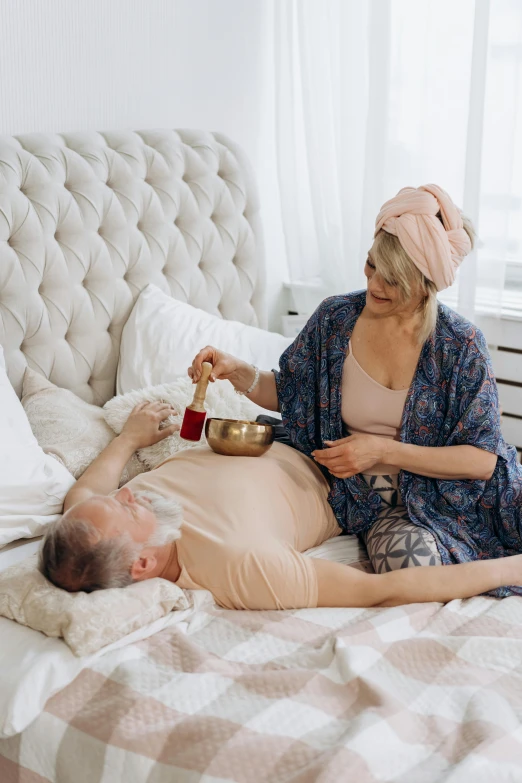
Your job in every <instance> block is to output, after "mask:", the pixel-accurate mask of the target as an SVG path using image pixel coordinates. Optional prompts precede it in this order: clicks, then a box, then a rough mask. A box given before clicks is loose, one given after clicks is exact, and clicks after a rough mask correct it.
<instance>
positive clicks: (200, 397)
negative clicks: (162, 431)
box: [179, 362, 212, 441]
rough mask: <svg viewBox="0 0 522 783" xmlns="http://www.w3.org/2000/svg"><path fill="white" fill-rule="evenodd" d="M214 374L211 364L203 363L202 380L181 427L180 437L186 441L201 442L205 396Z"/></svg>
mask: <svg viewBox="0 0 522 783" xmlns="http://www.w3.org/2000/svg"><path fill="white" fill-rule="evenodd" d="M211 372H212V365H211V364H210V362H203V366H202V368H201V378H200V379H199V381H198V382H197V386H196V391H195V392H194V399H193V400H192V402H191V403H190V405H188V406H187V409H186V411H185V415H184V417H183V424H182V425H181V432H180V433H179V434H180V437H182V438H183V439H184V440H192V441H196V440H200V438H201V433H202V432H203V425H204V423H205V416H206V415H207V413H206V411H205V405H204V402H205V395H206V393H207V386H208V380H209V378H210V373H211Z"/></svg>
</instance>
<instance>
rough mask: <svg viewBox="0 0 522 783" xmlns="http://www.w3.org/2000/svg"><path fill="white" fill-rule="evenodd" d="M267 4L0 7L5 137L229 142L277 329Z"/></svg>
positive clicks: (229, 0) (15, 0) (179, 0)
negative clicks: (188, 137) (253, 183)
mask: <svg viewBox="0 0 522 783" xmlns="http://www.w3.org/2000/svg"><path fill="white" fill-rule="evenodd" d="M273 2H274V0H42V1H39V0H0V13H1V19H2V21H1V24H0V133H5V134H17V133H28V132H31V131H58V132H60V131H71V130H82V129H96V130H107V129H113V128H131V129H139V128H153V127H170V128H202V129H206V130H211V131H221V132H223V133H226V134H227V135H229V136H230V137H231V138H233V139H234V140H235V141H237V142H238V143H239V144H241V145H242V147H243V148H244V149H245V151H246V152H247V154H248V156H249V158H250V160H251V161H252V163H253V165H254V168H255V170H256V174H257V180H258V186H259V189H260V196H261V204H262V210H263V219H264V226H265V242H266V255H267V275H268V301H269V311H270V324H271V326H272V328H278V327H279V325H280V323H279V313H280V312H281V307H282V305H281V302H282V301H283V298H284V295H283V293H282V285H281V284H282V281H283V280H284V279H286V277H287V266H286V257H285V250H284V241H283V235H282V227H281V217H280V209H279V193H278V188H277V179H276V159H275V138H274V100H273V85H274V82H273V49H272V39H273V36H272V22H273V18H272V15H273ZM282 297H283V298H282Z"/></svg>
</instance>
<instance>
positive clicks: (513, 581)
mask: <svg viewBox="0 0 522 783" xmlns="http://www.w3.org/2000/svg"><path fill="white" fill-rule="evenodd" d="M313 564H314V567H315V571H316V574H317V585H318V601H317V605H318V606H344V607H348V606H401V605H403V604H415V603H424V602H428V601H440V602H442V603H446V602H447V601H452V600H453V599H455V598H471V597H472V596H474V595H480V594H481V593H485V592H487V591H488V590H494V589H495V588H497V587H504V586H506V585H520V584H522V555H512V556H511V557H502V558H499V559H496V560H478V561H475V562H473V563H461V564H459V565H447V566H417V567H416V568H402V569H400V570H398V571H390V572H388V573H386V574H366V573H364V572H362V571H358V570H357V569H355V568H350V567H349V566H346V565H342V564H341V563H333V562H330V561H328V560H321V559H319V558H313Z"/></svg>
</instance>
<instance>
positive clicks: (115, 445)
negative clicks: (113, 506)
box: [63, 402, 179, 513]
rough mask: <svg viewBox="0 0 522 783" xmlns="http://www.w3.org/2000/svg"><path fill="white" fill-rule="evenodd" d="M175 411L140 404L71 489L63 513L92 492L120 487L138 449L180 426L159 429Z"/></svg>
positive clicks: (151, 404) (104, 492)
mask: <svg viewBox="0 0 522 783" xmlns="http://www.w3.org/2000/svg"><path fill="white" fill-rule="evenodd" d="M172 410H173V409H172V407H171V406H170V405H167V404H165V403H162V402H152V403H151V402H143V403H141V404H140V405H137V406H136V407H135V408H134V410H133V411H132V413H131V414H130V416H129V418H128V419H127V421H126V423H125V426H124V427H123V430H122V431H121V433H120V435H118V436H117V437H116V438H114V440H113V441H111V443H109V445H108V446H107V447H106V448H105V449H104V450H103V451H102V453H101V454H100V455H99V456H98V457H97V458H96V459H95V460H94V462H93V463H92V464H91V465H89V467H88V468H87V470H86V471H85V473H83V475H82V476H80V478H79V479H78V481H77V482H76V484H74V486H73V487H72V489H70V490H69V492H68V493H67V496H66V498H65V502H64V504H63V510H64V513H65V512H66V511H67V510H68V509H69V508H71V506H74V505H75V504H76V503H80V501H82V500H87V498H89V497H91V495H108V494H109V493H110V492H113V491H114V490H115V489H118V486H119V483H120V479H121V474H122V472H123V468H124V467H125V465H126V464H127V462H128V461H129V460H130V458H131V457H132V455H133V454H134V452H135V451H136V450H137V449H142V448H145V446H152V445H153V444H154V443H158V441H160V440H163V438H166V437H168V436H169V435H172V433H173V432H176V431H177V430H178V429H179V426H178V425H177V424H172V425H171V426H170V427H165V429H163V430H160V428H159V427H160V424H161V422H162V421H163V420H164V419H166V418H167V416H169V415H170V414H171V413H172Z"/></svg>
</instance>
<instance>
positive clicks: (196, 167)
mask: <svg viewBox="0 0 522 783" xmlns="http://www.w3.org/2000/svg"><path fill="white" fill-rule="evenodd" d="M148 283H154V284H155V285H158V286H159V287H160V288H161V289H162V290H163V291H165V292H170V293H171V295H172V296H173V297H175V298H176V299H181V300H182V301H184V302H189V303H190V304H193V305H194V306H195V307H199V308H201V309H203V310H207V311H208V312H211V313H214V314H215V315H218V316H222V317H223V318H227V319H234V320H237V321H241V322H243V323H247V324H254V325H261V326H264V325H265V308H264V255H263V243H262V235H261V228H260V222H259V204H258V200H257V193H256V188H255V184H254V181H253V177H252V173H251V170H250V167H249V165H248V162H247V161H246V159H245V156H244V154H243V153H242V152H241V150H240V149H239V148H238V147H237V146H236V145H235V144H234V143H233V142H231V141H230V140H229V139H228V138H226V137H225V136H223V135H221V134H217V133H215V134H211V133H205V132H202V131H188V130H184V131H174V130H151V131H138V132H132V131H113V132H106V133H94V132H86V133H81V132H80V133H68V134H63V135H52V134H28V135H25V136H18V137H16V138H15V137H5V136H4V137H0V344H1V345H2V346H3V348H4V353H5V358H6V364H7V369H8V373H9V377H10V379H11V381H12V383H13V385H14V387H15V389H16V390H17V392H18V393H20V391H21V384H22V378H23V373H24V370H25V367H26V366H27V364H29V365H30V366H31V367H33V368H34V369H36V370H38V371H39V372H41V373H43V374H44V375H45V376H46V377H48V378H50V380H51V381H53V383H56V384H58V385H59V386H63V387H66V388H69V389H71V390H72V391H74V392H75V393H76V394H78V395H79V396H81V397H83V398H84V399H85V400H87V401H89V402H94V403H97V404H100V405H101V404H103V403H104V402H106V400H108V399H109V398H110V397H111V396H112V395H113V394H114V391H115V382H116V365H117V360H118V350H119V341H120V337H121V331H122V328H123V326H124V324H125V321H126V319H127V317H128V315H129V313H130V310H131V308H132V306H133V304H134V302H135V300H136V297H137V296H138V294H139V292H140V291H141V290H142V289H143V288H144V287H145V286H146V285H147V284H148Z"/></svg>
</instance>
